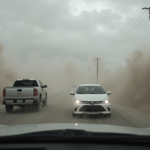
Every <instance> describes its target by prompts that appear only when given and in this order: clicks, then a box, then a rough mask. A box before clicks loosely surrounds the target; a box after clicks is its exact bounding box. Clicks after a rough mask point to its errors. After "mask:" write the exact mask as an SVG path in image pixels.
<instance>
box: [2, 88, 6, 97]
mask: <svg viewBox="0 0 150 150" xmlns="http://www.w3.org/2000/svg"><path fill="white" fill-rule="evenodd" d="M3 97H6V90H5V89H4V90H3Z"/></svg>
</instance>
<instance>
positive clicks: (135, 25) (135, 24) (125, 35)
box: [104, 13, 145, 55]
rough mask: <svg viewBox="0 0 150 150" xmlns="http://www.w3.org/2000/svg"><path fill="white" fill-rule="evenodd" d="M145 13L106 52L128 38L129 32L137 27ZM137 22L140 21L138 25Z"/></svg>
mask: <svg viewBox="0 0 150 150" xmlns="http://www.w3.org/2000/svg"><path fill="white" fill-rule="evenodd" d="M143 15H144V13H143V14H142V15H141V16H140V18H139V19H138V20H137V21H136V22H135V23H134V24H133V26H132V27H131V28H130V29H129V30H128V31H127V33H126V34H124V35H123V37H122V38H121V39H120V40H119V41H118V42H117V43H116V44H115V45H114V46H113V47H112V48H110V49H109V50H108V51H107V52H106V53H105V54H107V53H108V52H109V51H111V50H112V49H114V48H115V47H117V46H118V45H119V44H120V43H121V42H122V41H123V40H124V38H126V37H127V36H128V34H130V31H132V30H133V28H136V27H137V26H138V25H139V23H138V21H139V20H140V19H141V18H142V16H143ZM143 19H145V18H143ZM143 19H142V20H143ZM137 23H138V25H137ZM105 54H104V55H105Z"/></svg>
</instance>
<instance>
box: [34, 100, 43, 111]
mask: <svg viewBox="0 0 150 150" xmlns="http://www.w3.org/2000/svg"><path fill="white" fill-rule="evenodd" d="M41 108H42V102H41V101H40V102H39V103H38V104H37V105H35V111H40V110H41Z"/></svg>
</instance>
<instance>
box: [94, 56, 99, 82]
mask: <svg viewBox="0 0 150 150" xmlns="http://www.w3.org/2000/svg"><path fill="white" fill-rule="evenodd" d="M95 59H96V60H97V83H98V61H99V59H100V58H95Z"/></svg>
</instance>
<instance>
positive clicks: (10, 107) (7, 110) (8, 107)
mask: <svg viewBox="0 0 150 150" xmlns="http://www.w3.org/2000/svg"><path fill="white" fill-rule="evenodd" d="M13 107H14V106H13V105H5V109H6V112H7V113H11V112H13Z"/></svg>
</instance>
